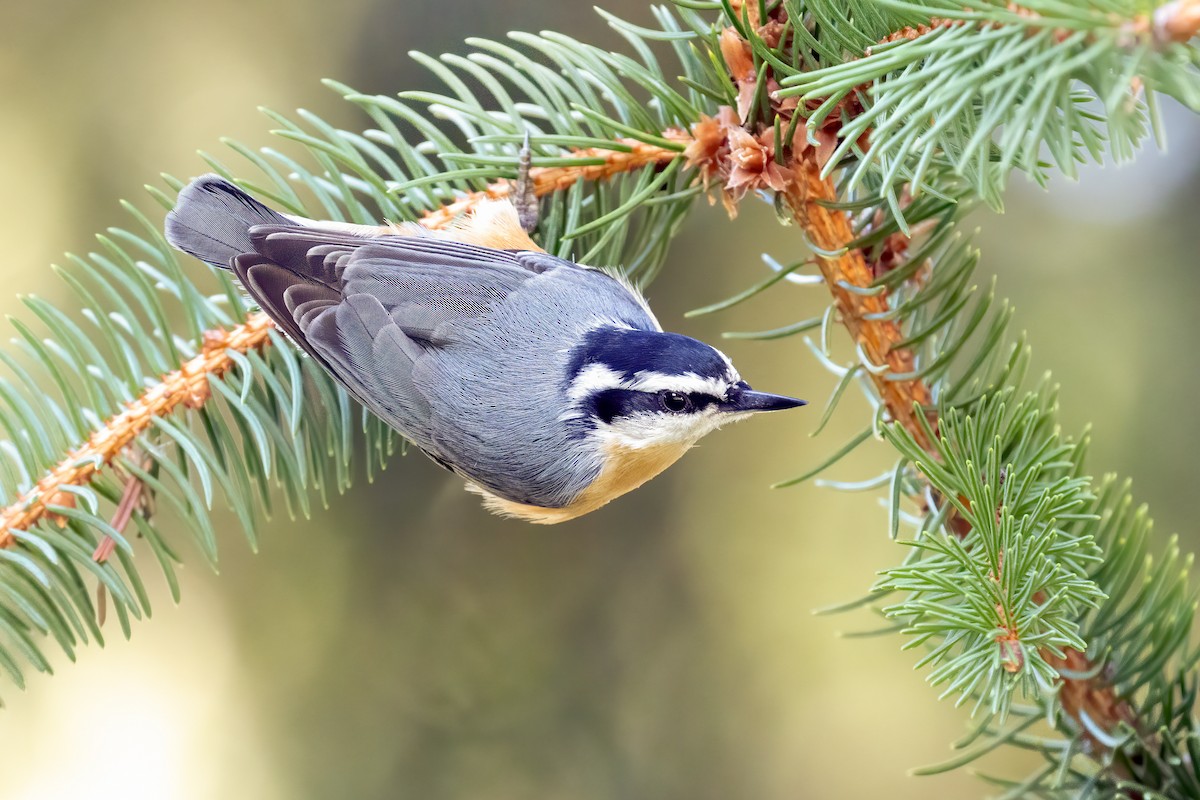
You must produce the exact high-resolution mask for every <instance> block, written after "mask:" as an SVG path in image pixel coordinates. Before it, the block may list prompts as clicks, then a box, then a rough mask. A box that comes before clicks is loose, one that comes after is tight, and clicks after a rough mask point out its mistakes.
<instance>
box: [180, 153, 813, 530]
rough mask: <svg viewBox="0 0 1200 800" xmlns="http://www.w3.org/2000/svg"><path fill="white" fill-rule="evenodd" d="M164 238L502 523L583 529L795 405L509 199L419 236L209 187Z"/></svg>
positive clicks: (194, 192) (190, 195)
mask: <svg viewBox="0 0 1200 800" xmlns="http://www.w3.org/2000/svg"><path fill="white" fill-rule="evenodd" d="M166 234H167V239H168V240H169V241H170V242H171V244H173V245H174V246H175V247H177V248H179V249H180V250H183V251H184V252H187V253H190V254H191V255H193V256H195V257H197V258H199V259H200V260H202V261H205V262H207V263H209V264H211V265H213V266H214V267H220V268H222V269H232V270H233V272H234V273H235V274H236V275H237V277H238V279H239V280H240V281H241V283H242V285H243V286H244V287H245V289H246V291H247V292H249V294H250V296H251V297H252V298H253V299H254V300H255V302H257V303H258V305H259V306H260V307H261V308H262V310H263V311H265V312H266V313H267V314H268V315H269V316H270V317H271V319H273V320H274V321H275V323H276V324H277V325H278V326H279V327H280V328H281V329H282V330H283V331H284V332H285V333H286V334H287V335H288V336H289V337H290V338H291V339H292V340H293V341H294V342H295V343H296V344H297V345H299V346H300V347H301V348H303V349H304V350H305V351H306V352H307V353H308V354H309V355H310V356H312V358H314V359H316V361H317V362H318V363H319V364H321V365H322V366H323V367H324V368H325V369H326V370H327V371H328V372H329V373H330V374H332V375H333V376H334V378H336V379H337V380H338V382H339V383H341V384H342V386H344V387H345V388H346V390H347V391H348V392H350V394H351V395H353V396H354V397H355V398H357V399H358V401H359V402H361V403H362V404H363V405H365V406H366V407H367V408H369V409H370V410H371V411H373V412H374V413H375V414H378V415H379V416H380V417H381V418H383V419H384V420H385V421H386V422H387V423H388V424H389V425H391V426H392V427H394V428H395V429H396V430H397V431H399V432H400V433H401V434H403V435H404V436H405V438H407V439H408V440H409V441H411V442H413V443H414V444H416V445H417V446H418V447H420V448H421V450H423V451H424V452H425V453H426V454H427V455H429V457H430V458H432V459H433V460H434V461H436V462H438V463H439V464H441V465H442V466H444V467H446V468H447V469H449V470H451V471H453V472H455V473H457V474H458V475H460V476H462V477H463V478H465V479H466V480H467V482H468V488H470V489H472V490H474V491H477V492H478V493H479V494H481V495H483V498H484V503H485V505H487V507H488V508H489V509H491V510H492V511H495V512H497V513H500V514H506V515H511V516H514V517H520V518H522V519H526V520H530V521H532V522H541V523H554V522H562V521H564V520H568V519H571V518H573V517H578V516H580V515H582V514H586V513H588V512H590V511H594V510H595V509H597V508H599V507H600V506H602V505H604V504H605V503H607V502H608V501H610V500H612V499H613V498H614V497H617V496H619V495H622V494H624V493H625V492H628V491H630V490H632V489H636V488H637V487H638V486H641V485H642V484H643V483H645V482H646V481H648V480H649V479H650V478H652V477H654V476H655V475H657V474H658V473H659V472H662V471H663V470H664V469H666V468H667V467H668V466H670V465H671V464H672V463H674V462H675V460H676V459H678V458H679V457H680V456H681V455H683V453H684V452H685V451H686V450H687V449H688V448H690V447H691V446H692V445H693V444H695V443H696V442H697V440H699V439H700V438H701V437H702V436H704V435H705V434H707V433H709V432H710V431H713V430H715V429H716V428H718V427H720V426H721V425H723V424H725V423H727V422H733V421H735V420H740V419H743V418H745V417H747V416H749V415H750V414H752V413H754V412H757V411H775V410H778V409H784V408H794V407H795V406H799V405H803V404H804V401H803V400H795V399H793V398H790V397H783V396H781V395H774V394H767V393H765V392H756V391H753V390H751V389H750V387H749V386H748V385H747V384H746V382H745V381H743V380H742V379H741V377H740V376H739V375H738V372H737V370H735V369H734V368H733V364H732V363H730V361H729V359H728V358H727V357H726V356H725V355H724V354H723V353H721V352H720V351H719V350H716V349H715V348H713V347H710V346H708V345H707V344H704V343H703V342H699V341H697V340H695V339H691V338H689V337H687V336H681V335H680V334H677V333H664V332H663V329H662V327H661V326H660V325H659V324H658V320H656V319H655V318H654V315H653V314H652V313H651V312H650V308H649V307H648V306H647V305H646V301H645V300H644V299H643V298H642V296H641V295H640V294H639V293H638V292H637V290H636V289H634V288H633V287H632V286H631V285H630V284H629V283H628V282H626V281H625V280H623V279H621V278H620V277H618V276H617V275H615V274H611V273H609V272H605V271H602V270H599V269H594V268H592V267H584V266H580V265H578V264H575V263H572V262H570V261H566V260H564V259H561V258H556V257H554V256H551V255H549V254H548V253H546V252H545V251H543V250H541V248H539V247H538V246H537V245H536V244H535V243H534V242H533V240H532V239H530V238H529V235H528V234H527V233H526V231H525V230H524V229H523V228H522V227H521V225H520V223H519V222H518V217H517V211H516V209H515V208H514V206H513V205H512V204H511V203H509V202H507V201H492V202H489V203H486V204H484V205H483V206H481V207H480V208H479V209H478V210H477V211H476V212H475V213H474V214H473V215H471V216H470V217H468V218H467V219H466V220H464V221H463V222H462V223H461V224H459V225H458V226H457V227H454V228H452V229H449V230H447V231H442V232H430V231H427V230H425V229H424V228H421V227H420V226H416V225H406V226H392V225H384V226H379V227H375V226H365V225H351V224H348V223H340V222H318V221H314V220H309V219H304V218H302V217H293V216H288V215H284V214H280V213H278V212H276V211H273V210H271V209H270V208H267V207H266V206H265V205H263V204H262V203H260V202H258V201H257V200H255V199H254V198H252V197H250V196H249V195H248V194H246V193H245V192H243V191H241V190H240V189H238V188H237V187H235V186H233V185H232V184H230V183H228V182H227V181H225V180H222V179H221V178H219V177H217V176H215V175H206V176H203V177H201V178H197V179H196V180H195V181H193V182H192V183H191V184H190V185H189V186H187V187H186V188H185V189H184V190H183V191H182V192H181V193H180V195H179V201H178V203H177V205H176V206H175V209H174V210H173V211H172V212H171V213H170V214H169V215H168V216H167V223H166Z"/></svg>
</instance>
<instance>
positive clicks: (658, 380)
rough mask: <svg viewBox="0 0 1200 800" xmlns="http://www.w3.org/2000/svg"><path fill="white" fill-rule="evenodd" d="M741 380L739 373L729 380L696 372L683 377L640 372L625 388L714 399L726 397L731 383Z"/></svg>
mask: <svg viewBox="0 0 1200 800" xmlns="http://www.w3.org/2000/svg"><path fill="white" fill-rule="evenodd" d="M738 380H740V379H739V378H738V377H737V373H734V374H733V375H731V376H730V377H729V378H710V377H707V376H704V375H697V374H696V373H694V372H688V373H684V374H683V375H666V374H664V373H661V372H639V373H637V374H636V375H634V377H633V380H631V381H627V382H626V385H625V387H624V388H626V389H632V390H633V391H635V392H661V391H673V392H683V393H684V394H692V393H699V394H708V395H712V396H713V397H724V396H725V393H726V392H728V391H729V384H730V383H737V381H738Z"/></svg>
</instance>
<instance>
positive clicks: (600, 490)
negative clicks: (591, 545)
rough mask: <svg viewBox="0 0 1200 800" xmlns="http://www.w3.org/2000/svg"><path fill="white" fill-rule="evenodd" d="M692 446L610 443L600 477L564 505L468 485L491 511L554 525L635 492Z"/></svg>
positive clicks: (685, 444)
mask: <svg viewBox="0 0 1200 800" xmlns="http://www.w3.org/2000/svg"><path fill="white" fill-rule="evenodd" d="M691 446H692V445H691V443H674V442H673V443H670V444H660V445H652V446H649V447H627V446H624V445H619V444H609V445H607V446H606V447H605V455H606V466H605V467H604V469H603V470H601V472H600V474H599V475H597V476H596V480H594V481H592V482H591V484H589V485H588V487H587V488H586V489H584V490H583V491H582V492H580V493H579V495H578V496H577V497H576V498H575V499H574V500H572V501H571V502H570V503H568V504H567V505H565V506H562V507H560V508H547V507H545V506H535V505H530V504H528V503H517V502H514V501H512V500H506V499H505V498H503V497H500V496H498V495H495V494H492V493H491V492H489V491H488V490H487V489H484V488H482V487H480V486H478V485H476V484H468V485H467V488H468V489H470V490H471V491H473V492H477V493H478V494H480V495H482V496H483V504H484V505H485V506H486V507H487V508H488V510H489V511H493V512H495V513H497V514H501V515H503V516H506V517H518V518H520V519H524V520H527V521H529V522H534V523H538V524H541V525H554V524H556V523H559V522H566V521H567V520H569V519H574V518H575V517H581V516H583V515H584V514H587V513H589V512H592V511H595V510H596V509H597V508H600V507H601V506H602V505H605V504H606V503H608V502H609V501H610V500H612V499H614V498H617V497H620V496H621V495H623V494H625V493H626V492H630V491H633V490H634V489H636V488H638V487H639V486H641V485H642V484H643V483H645V482H646V481H648V480H650V479H651V478H653V477H654V476H655V475H657V474H658V473H660V472H662V471H663V470H664V469H666V468H667V467H669V466H671V465H672V464H674V463H675V462H676V461H678V460H679V457H680V456H682V455H683V454H684V453H686V452H687V451H688V448H690V447H691Z"/></svg>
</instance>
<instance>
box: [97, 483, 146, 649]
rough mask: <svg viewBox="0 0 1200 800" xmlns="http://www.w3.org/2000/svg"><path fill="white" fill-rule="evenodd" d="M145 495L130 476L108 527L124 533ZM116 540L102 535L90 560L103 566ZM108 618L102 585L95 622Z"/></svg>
mask: <svg viewBox="0 0 1200 800" xmlns="http://www.w3.org/2000/svg"><path fill="white" fill-rule="evenodd" d="M152 466H153V462H151V461H149V460H147V461H145V462H143V463H142V469H150V468H151V467H152ZM145 495H146V484H145V483H143V482H142V480H141V479H140V478H138V477H136V476H134V475H130V476H129V477H128V479H126V481H125V489H124V491H122V492H121V499H120V500H119V501H118V502H117V509H116V511H114V512H113V516H112V520H111V521H110V522H109V525H110V526H111V527H112V529H113V530H115V531H116V532H117V533H124V532H125V526H127V525H128V524H129V521H130V520H131V519H133V513H134V511H136V510H137V509H138V507H139V506H140V505H141V504H142V498H143V497H144V496H145ZM116 546H117V540H116V539H114V538H113V537H112V536H110V535H109V534H107V533H106V534H104V537H103V538H102V539H101V540H100V543H99V544H98V545H96V549H95V551H94V552H93V553H92V560H93V561H95V562H96V563H97V564H103V563H104V562H105V561H108V559H109V557H110V556H111V555H112V554H113V550H115V549H116ZM107 617H108V590H107V588H106V587H105V585H104V584H103V583H101V584H100V585H98V586H97V587H96V622H97V624H100V625H103V624H104V620H105V619H106V618H107Z"/></svg>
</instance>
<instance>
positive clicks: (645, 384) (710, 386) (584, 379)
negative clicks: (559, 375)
mask: <svg viewBox="0 0 1200 800" xmlns="http://www.w3.org/2000/svg"><path fill="white" fill-rule="evenodd" d="M741 379H742V378H741V376H740V375H738V372H737V370H735V369H733V367H732V366H731V367H730V369H729V374H728V375H727V376H726V377H724V378H713V377H709V376H706V375H699V374H697V373H695V372H687V373H684V374H682V375H671V374H668V373H663V372H655V371H653V370H646V371H643V372H639V373H637V374H636V375H634V376H633V378H632V379H630V380H626V379H625V378H624V377H623V376H622V375H621V373H619V372H617V371H616V370H613V369H610V368H609V367H606V366H605V365H603V364H598V363H592V364H588V365H587V366H586V367H584V368H583V369H582V370H580V371H579V374H578V375H576V376H575V379H574V380H573V381H571V385H570V387H569V388H568V389H567V397H568V398H569V399H571V400H572V401H579V400H584V399H586V398H588V397H591V396H592V395H595V394H597V393H599V392H603V391H606V390H608V389H625V390H628V391H633V392H650V393H653V392H662V391H672V392H682V393H684V394H692V393H698V394H707V395H711V396H713V397H724V396H725V395H726V393H728V391H729V386H730V384H734V383H737V382H738V381H740V380H741Z"/></svg>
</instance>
